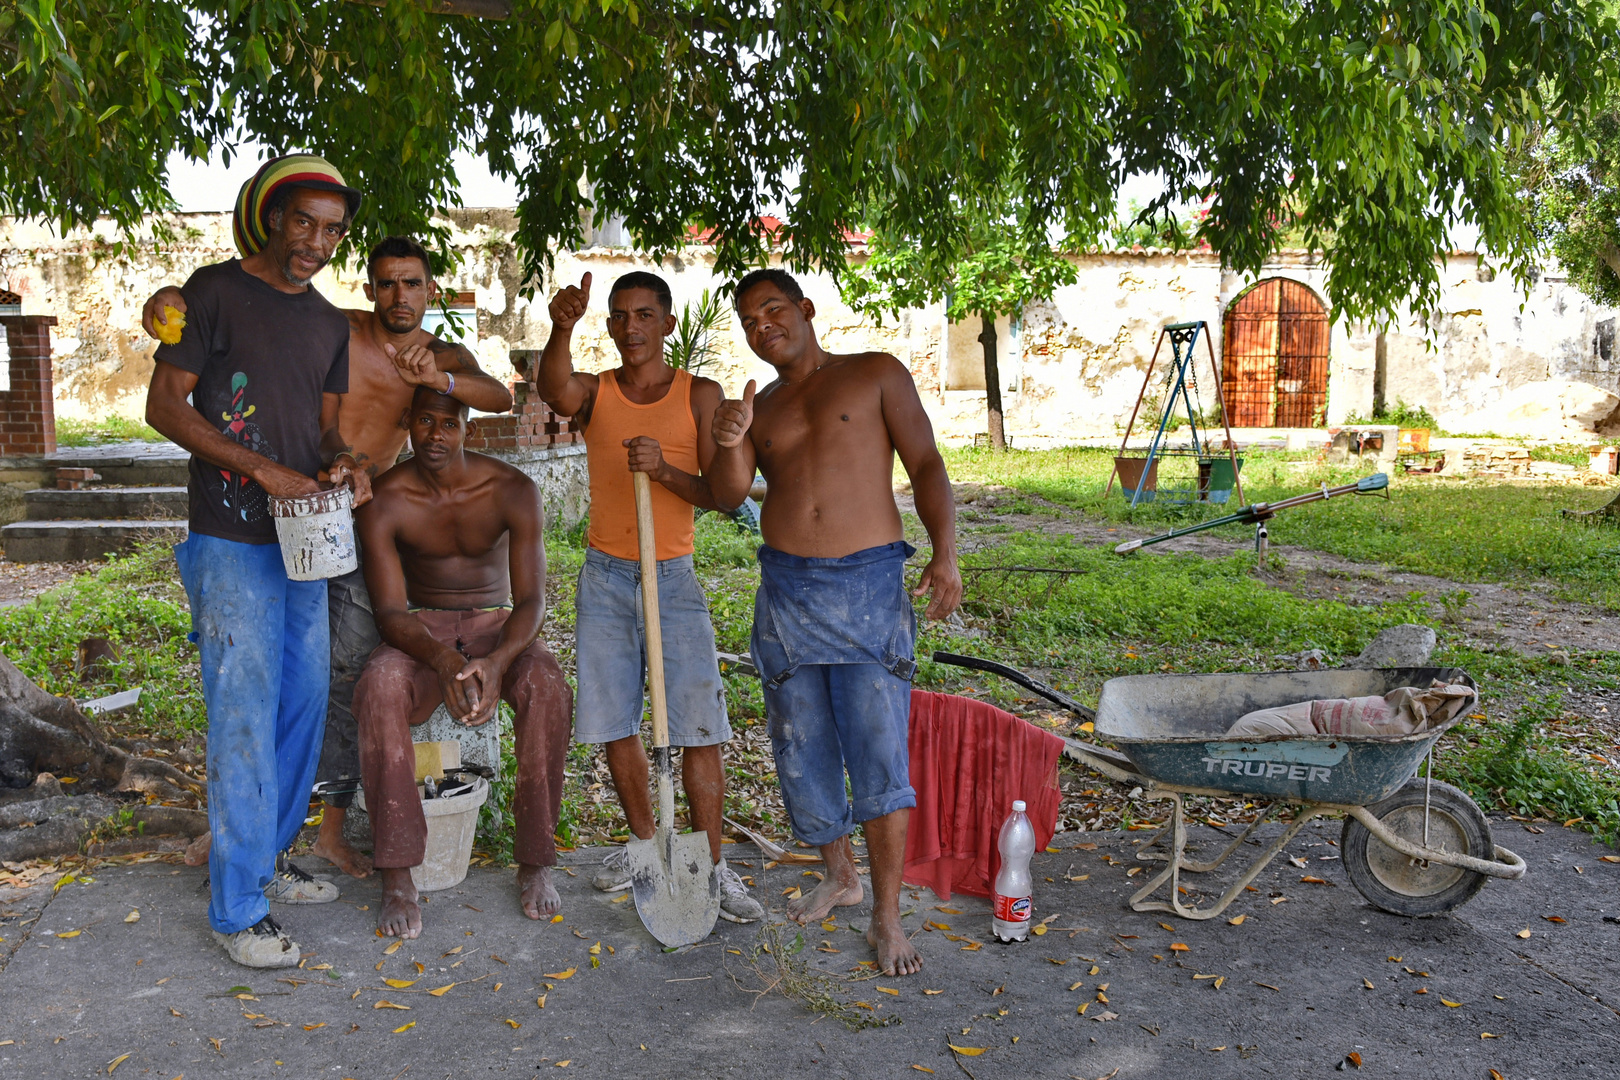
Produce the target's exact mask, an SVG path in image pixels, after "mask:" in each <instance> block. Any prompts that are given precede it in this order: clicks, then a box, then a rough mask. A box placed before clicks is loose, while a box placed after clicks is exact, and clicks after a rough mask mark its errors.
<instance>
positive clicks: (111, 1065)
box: [107, 1054, 129, 1076]
mask: <svg viewBox="0 0 1620 1080" xmlns="http://www.w3.org/2000/svg"><path fill="white" fill-rule="evenodd" d="M128 1060H129V1055H128V1054H119V1055H118V1056H117V1057H115V1058H113V1059H112V1060H111V1061H110V1062H108V1063H107V1075H108V1076H111V1075H112V1071H113V1070H114V1069H116V1068H118V1066H120V1065H122V1064H123V1063H124V1062H126V1061H128Z"/></svg>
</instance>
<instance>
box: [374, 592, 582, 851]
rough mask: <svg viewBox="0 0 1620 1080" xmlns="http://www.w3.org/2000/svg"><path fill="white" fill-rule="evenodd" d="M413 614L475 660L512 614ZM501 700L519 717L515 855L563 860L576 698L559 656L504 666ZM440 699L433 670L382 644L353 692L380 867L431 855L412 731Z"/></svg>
mask: <svg viewBox="0 0 1620 1080" xmlns="http://www.w3.org/2000/svg"><path fill="white" fill-rule="evenodd" d="M414 614H415V616H416V618H418V619H420V620H422V625H423V626H425V627H426V628H427V631H428V633H429V634H432V635H433V637H434V639H435V640H436V641H439V642H440V643H442V644H445V645H449V646H451V647H452V648H454V649H456V651H458V652H460V653H461V654H462V655H463V656H465V657H467V658H468V659H470V660H476V659H478V658H479V657H483V656H488V655H489V654H490V653H491V652H492V651H493V650H494V648H495V646H496V645H497V644H499V642H500V638H501V628H502V627H503V626H505V625H506V620H507V618H508V617H509V616H510V615H511V614H512V613H511V611H509V610H507V609H504V608H502V609H496V610H493V611H484V610H478V609H473V610H467V611H444V610H435V609H432V608H425V609H422V610H419V611H416V612H414ZM501 698H502V699H503V700H504V701H505V702H506V703H507V704H509V705H511V706H512V709H513V712H514V714H515V715H514V719H513V722H512V736H513V752H514V753H515V754H516V756H517V787H516V790H515V791H514V792H513V797H512V803H513V806H512V816H513V818H514V819H515V825H516V836H515V838H514V843H513V846H512V850H513V854H514V855H515V856H516V858H517V861H518V862H520V863H522V864H524V865H525V866H552V865H554V864H555V863H556V862H557V845H556V840H555V835H554V834H555V833H556V829H557V815H558V812H559V810H560V809H561V806H562V786H563V762H564V759H565V758H566V757H567V755H568V730H569V727H570V726H571V725H572V722H573V712H574V697H573V694H572V693H571V692H570V691H569V689H568V681H567V680H566V679H565V678H564V677H563V672H562V668H561V667H559V666H558V664H557V660H556V658H555V657H553V656H552V655H551V652H550V651H549V650H548V649H547V648H546V647H545V646H544V645H543V644H541V643H540V642H539V641H538V640H536V641H533V642H530V643H529V646H528V648H526V649H524V650H523V651H522V652H521V653H519V654H518V655H517V658H516V659H514V660H513V661H512V666H511V667H509V668H507V669H506V675H505V677H504V678H503V679H502V680H501ZM443 700H444V695H443V692H442V691H441V690H440V687H439V676H438V674H437V673H436V672H435V671H434V670H433V668H431V667H429V666H428V665H427V664H424V663H422V662H421V661H420V660H417V659H416V658H415V657H413V656H410V655H409V654H407V653H404V652H401V651H400V650H399V649H396V648H394V647H393V646H392V645H386V644H385V645H382V646H380V647H379V648H378V649H377V651H376V652H374V653H372V654H371V660H370V661H368V662H367V664H366V669H365V671H364V672H363V673H362V674H361V676H360V682H359V684H358V685H357V686H356V687H355V688H354V715H355V719H356V720H357V721H358V723H359V727H360V777H361V782H362V784H363V785H364V788H365V792H366V813H367V814H369V815H370V816H371V832H372V841H373V849H372V862H373V863H374V864H375V865H376V866H377V867H378V868H380V869H384V870H390V869H399V868H403V867H410V866H417V865H419V864H420V863H421V861H422V858H423V856H424V855H425V854H426V850H427V817H426V816H425V815H424V814H423V813H422V798H421V795H420V794H419V793H418V791H417V789H416V751H415V750H413V749H412V747H411V725H413V724H420V723H423V722H425V721H426V720H427V718H428V717H429V716H431V715H432V714H433V710H434V709H436V708H438V706H439V703H440V702H442V701H443ZM489 722H490V723H494V721H493V720H491V721H489Z"/></svg>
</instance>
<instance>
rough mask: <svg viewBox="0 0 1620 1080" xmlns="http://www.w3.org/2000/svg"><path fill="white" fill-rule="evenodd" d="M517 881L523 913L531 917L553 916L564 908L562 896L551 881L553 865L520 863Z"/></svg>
mask: <svg viewBox="0 0 1620 1080" xmlns="http://www.w3.org/2000/svg"><path fill="white" fill-rule="evenodd" d="M517 882H518V892H519V894H520V895H519V900H520V901H521V903H522V904H523V914H525V915H527V916H528V917H529V918H531V919H538V918H540V917H542V916H551V915H555V914H557V912H559V911H561V910H562V897H560V896H558V895H557V887H556V886H555V885H553V884H552V883H551V867H549V866H523V865H519V866H518V875H517Z"/></svg>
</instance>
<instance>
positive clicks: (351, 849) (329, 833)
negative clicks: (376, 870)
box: [309, 806, 372, 878]
mask: <svg viewBox="0 0 1620 1080" xmlns="http://www.w3.org/2000/svg"><path fill="white" fill-rule="evenodd" d="M346 816H348V811H347V810H346V809H345V808H344V807H341V806H327V807H323V808H322V810H321V831H320V832H319V833H318V834H316V837H315V844H314V846H312V847H311V848H310V849H309V850H310V851H311V852H313V853H314V854H316V855H319V856H320V857H321V858H323V859H326V860H328V861H330V862H331V863H333V864H334V865H335V866H336V867H337V868H338V869H339V870H342V871H343V872H344V873H345V874H348V875H349V876H350V877H352V878H363V877H370V876H371V871H372V865H371V857H370V856H369V855H367V854H365V853H364V852H362V851H359V850H357V849H356V848H355V846H354V845H353V844H351V843H349V842H348V841H347V840H345V839H344V838H343V819H344V818H345V817H346Z"/></svg>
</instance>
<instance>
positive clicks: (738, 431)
mask: <svg viewBox="0 0 1620 1080" xmlns="http://www.w3.org/2000/svg"><path fill="white" fill-rule="evenodd" d="M753 422H754V380H753V379H749V380H748V385H747V386H745V387H743V396H742V400H741V401H738V400H736V399H734V398H727V399H726V400H724V401H722V402H721V403H720V407H719V408H718V409H716V410H714V425H713V430H714V441H715V444H716V445H717V446H721V447H724V448H725V449H727V450H729V449H731V448H732V447H734V446H738V445H740V444H741V443H742V441H743V437H744V436H746V435H747V434H748V428H749V427H750V426H751V425H752V424H753Z"/></svg>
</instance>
